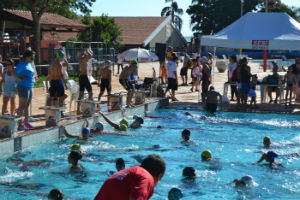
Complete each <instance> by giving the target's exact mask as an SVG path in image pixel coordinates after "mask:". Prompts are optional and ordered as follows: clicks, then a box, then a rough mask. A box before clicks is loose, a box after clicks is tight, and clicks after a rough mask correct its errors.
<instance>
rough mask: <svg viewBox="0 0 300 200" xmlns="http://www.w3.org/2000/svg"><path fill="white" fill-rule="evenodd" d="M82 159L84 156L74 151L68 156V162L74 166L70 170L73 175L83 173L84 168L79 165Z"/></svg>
mask: <svg viewBox="0 0 300 200" xmlns="http://www.w3.org/2000/svg"><path fill="white" fill-rule="evenodd" d="M81 159H82V155H81V154H80V153H79V152H78V151H72V152H71V153H70V154H69V156H68V162H69V163H70V164H71V165H72V166H71V168H70V172H71V173H76V172H82V171H83V167H82V166H81V164H79V163H78V161H79V160H81Z"/></svg>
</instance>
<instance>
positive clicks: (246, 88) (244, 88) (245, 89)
mask: <svg viewBox="0 0 300 200" xmlns="http://www.w3.org/2000/svg"><path fill="white" fill-rule="evenodd" d="M249 90H250V84H249V83H242V93H243V94H248V93H249Z"/></svg>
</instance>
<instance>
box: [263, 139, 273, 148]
mask: <svg viewBox="0 0 300 200" xmlns="http://www.w3.org/2000/svg"><path fill="white" fill-rule="evenodd" d="M263 143H264V147H265V148H266V149H269V148H270V146H271V138H270V137H269V136H266V137H264V141H263Z"/></svg>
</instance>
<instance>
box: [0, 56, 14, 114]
mask: <svg viewBox="0 0 300 200" xmlns="http://www.w3.org/2000/svg"><path fill="white" fill-rule="evenodd" d="M7 66H8V67H7V71H6V72H4V73H3V75H2V80H1V82H0V91H1V92H2V85H3V83H4V95H3V106H2V115H3V114H5V113H6V112H8V111H7V104H8V101H9V100H10V114H11V115H13V114H14V112H15V98H16V91H17V81H16V79H15V78H14V77H13V75H12V71H13V68H14V61H13V60H9V61H8V65H7Z"/></svg>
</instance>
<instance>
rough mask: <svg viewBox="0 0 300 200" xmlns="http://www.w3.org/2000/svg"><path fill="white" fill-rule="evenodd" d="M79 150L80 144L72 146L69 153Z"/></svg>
mask: <svg viewBox="0 0 300 200" xmlns="http://www.w3.org/2000/svg"><path fill="white" fill-rule="evenodd" d="M79 150H80V144H73V145H72V147H71V151H79Z"/></svg>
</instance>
